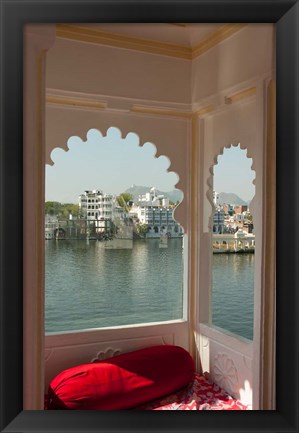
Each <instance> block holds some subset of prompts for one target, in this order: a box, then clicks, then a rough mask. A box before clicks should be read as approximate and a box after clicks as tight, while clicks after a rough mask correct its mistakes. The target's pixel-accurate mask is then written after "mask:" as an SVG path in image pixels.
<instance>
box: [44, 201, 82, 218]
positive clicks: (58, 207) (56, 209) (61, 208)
mask: <svg viewBox="0 0 299 433" xmlns="http://www.w3.org/2000/svg"><path fill="white" fill-rule="evenodd" d="M79 212H80V208H79V205H78V204H73V203H59V202H58V201H46V203H45V214H46V215H53V216H58V218H60V219H68V218H69V215H70V214H72V216H73V217H78V216H79Z"/></svg>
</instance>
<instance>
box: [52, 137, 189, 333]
mask: <svg viewBox="0 0 299 433" xmlns="http://www.w3.org/2000/svg"><path fill="white" fill-rule="evenodd" d="M68 148H69V150H68V151H67V152H65V151H64V150H62V149H59V148H56V149H54V150H53V151H52V154H51V158H52V160H53V162H54V165H53V166H46V222H47V224H46V229H45V230H46V236H45V238H46V239H47V240H46V241H45V260H46V262H45V289H46V295H45V300H46V302H45V329H46V334H51V333H57V332H67V331H83V330H86V329H94V328H105V327H111V326H125V325H132V324H134V325H135V324H141V323H153V322H164V321H169V320H179V319H182V318H183V314H184V313H183V312H184V311H185V309H184V308H183V299H184V296H183V281H184V263H183V238H182V237H183V228H182V227H181V225H180V224H178V223H177V222H176V221H175V219H174V210H175V207H176V206H177V205H178V204H179V203H180V202H181V201H182V193H181V191H179V190H178V189H176V188H175V185H176V183H177V182H178V176H177V175H176V174H175V173H173V172H171V171H168V170H167V169H168V167H169V165H170V161H169V160H168V158H167V157H165V156H160V157H159V158H157V157H156V156H155V153H156V148H155V146H154V145H153V144H151V143H145V144H143V145H142V146H140V145H139V137H138V136H137V135H136V134H133V133H129V134H128V135H127V136H126V137H125V138H122V137H121V134H120V131H119V130H118V129H116V128H109V129H108V131H107V135H106V136H105V137H104V136H102V134H101V133H100V132H99V131H98V130H95V129H94V130H90V131H89V132H88V134H87V141H85V142H83V141H82V140H81V139H80V138H79V137H71V138H70V139H69V140H68ZM95 203H97V205H96V206H95ZM95 209H96V212H95V211H94V210H95ZM66 212H67V218H66ZM49 220H51V222H52V223H51V224H49ZM166 227H167V230H166ZM60 229H61V230H60ZM51 231H53V233H59V235H60V237H58V236H54V235H53V236H52V237H51V236H50V234H51V233H50V232H51ZM161 238H163V242H161ZM164 238H165V239H164ZM51 239H52V241H51V242H50V240H51ZM62 239H63V242H61V240H62Z"/></svg>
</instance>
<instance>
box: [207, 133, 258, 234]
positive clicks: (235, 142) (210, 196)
mask: <svg viewBox="0 0 299 433" xmlns="http://www.w3.org/2000/svg"><path fill="white" fill-rule="evenodd" d="M237 146H240V149H241V150H244V151H246V155H244V156H246V157H247V158H249V159H252V165H251V170H252V171H254V172H255V173H256V168H255V159H254V157H253V155H252V154H251V151H250V147H249V146H246V144H245V142H244V141H241V140H236V139H235V140H232V142H231V143H228V144H226V145H224V146H222V147H221V148H220V150H219V152H218V153H217V154H216V155H214V158H213V164H212V165H211V166H210V167H209V176H208V179H207V185H208V190H207V194H206V196H207V199H208V202H209V205H210V208H211V211H210V213H209V214H210V217H209V223H208V228H209V231H211V229H212V227H213V212H214V208H215V206H214V202H213V178H214V167H215V165H217V164H218V159H219V156H221V155H223V153H224V150H225V149H231V148H233V147H237ZM255 182H256V176H255V178H254V179H253V181H252V183H253V185H254V186H255ZM255 196H256V194H255V195H254V197H253V199H252V201H251V208H252V217H253V221H254V220H255Z"/></svg>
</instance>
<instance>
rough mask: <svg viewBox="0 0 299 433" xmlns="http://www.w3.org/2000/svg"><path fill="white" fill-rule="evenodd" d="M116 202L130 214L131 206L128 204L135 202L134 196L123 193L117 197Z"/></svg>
mask: <svg viewBox="0 0 299 433" xmlns="http://www.w3.org/2000/svg"><path fill="white" fill-rule="evenodd" d="M116 200H117V203H118V204H119V206H120V207H122V208H123V209H124V210H125V211H126V212H129V209H130V206H129V204H128V203H129V202H130V201H132V200H133V196H132V194H130V193H128V192H122V193H121V194H119V195H118V196H117V197H116Z"/></svg>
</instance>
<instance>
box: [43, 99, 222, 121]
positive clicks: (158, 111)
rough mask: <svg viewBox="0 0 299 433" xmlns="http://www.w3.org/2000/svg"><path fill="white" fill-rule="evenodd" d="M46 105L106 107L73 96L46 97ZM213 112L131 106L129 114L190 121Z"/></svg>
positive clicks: (105, 107)
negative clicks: (194, 117)
mask: <svg viewBox="0 0 299 433" xmlns="http://www.w3.org/2000/svg"><path fill="white" fill-rule="evenodd" d="M46 103H47V104H49V105H60V106H64V107H73V108H83V109H84V108H86V109H93V110H99V109H100V110H105V109H107V107H108V103H107V102H102V101H97V100H94V99H87V98H78V97H74V96H61V95H47V96H46ZM214 110H215V107H214V106H213V105H207V106H206V107H203V108H200V109H199V110H196V111H183V110H175V109H170V108H164V107H163V108H160V107H151V106H145V105H137V104H133V105H132V107H131V108H130V112H131V113H137V114H145V115H154V116H163V117H164V116H167V117H177V118H180V119H192V117H193V116H196V117H200V116H204V115H205V114H209V113H211V112H212V111H214Z"/></svg>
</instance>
